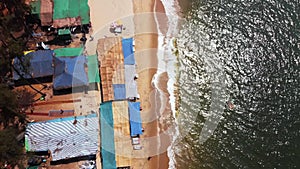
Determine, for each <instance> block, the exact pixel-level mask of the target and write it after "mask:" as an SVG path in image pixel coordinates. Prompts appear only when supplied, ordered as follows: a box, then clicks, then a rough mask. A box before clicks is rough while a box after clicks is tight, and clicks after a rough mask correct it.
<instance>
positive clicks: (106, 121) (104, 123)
mask: <svg viewBox="0 0 300 169" xmlns="http://www.w3.org/2000/svg"><path fill="white" fill-rule="evenodd" d="M100 125H101V130H100V132H101V154H102V168H103V169H116V168H117V167H116V155H115V141H114V119H113V110H112V102H105V103H102V104H101V105H100Z"/></svg>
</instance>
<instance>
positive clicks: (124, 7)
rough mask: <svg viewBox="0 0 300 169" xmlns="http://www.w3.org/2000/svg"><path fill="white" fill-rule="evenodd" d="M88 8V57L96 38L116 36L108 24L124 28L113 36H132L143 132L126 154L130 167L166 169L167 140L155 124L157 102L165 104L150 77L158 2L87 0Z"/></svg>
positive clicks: (163, 85)
mask: <svg viewBox="0 0 300 169" xmlns="http://www.w3.org/2000/svg"><path fill="white" fill-rule="evenodd" d="M89 6H90V11H91V12H90V16H91V23H92V33H91V36H93V37H94V40H93V41H87V44H86V50H87V52H88V54H95V52H96V48H97V42H98V39H101V38H104V37H115V36H116V35H114V34H113V33H111V32H109V25H110V24H111V23H112V22H114V21H116V20H121V21H122V22H123V24H124V26H125V27H126V29H125V30H124V31H123V32H122V34H120V35H117V36H121V37H134V39H135V42H136V45H135V49H136V50H135V59H136V63H137V73H138V75H139V79H138V81H137V82H138V92H139V94H140V102H141V107H142V108H143V110H142V111H141V118H142V122H143V128H144V129H145V132H144V134H143V135H142V136H141V142H142V143H141V144H142V146H143V149H142V150H139V151H132V152H130V153H128V154H126V155H127V156H128V155H129V156H130V158H131V167H132V168H134V169H140V168H143V169H167V168H168V162H169V160H168V156H167V152H166V150H167V147H168V146H169V144H168V143H169V139H168V136H161V134H160V133H159V132H160V128H159V127H161V128H162V126H160V124H159V116H160V115H161V113H160V106H162V105H163V104H161V102H164V103H168V101H167V100H160V99H161V98H160V97H159V93H158V90H156V89H155V88H154V84H153V83H152V79H153V76H154V75H155V73H156V72H157V69H158V67H157V64H158V61H157V51H158V50H157V49H158V31H157V25H156V20H155V17H154V13H153V12H160V13H161V12H164V7H163V5H162V3H161V1H154V0H125V1H118V0H111V1H106V0H89ZM161 18H162V17H161ZM158 22H159V23H163V22H164V21H163V20H159V21H158ZM164 26H165V25H164ZM163 32H164V31H163ZM167 78H168V77H167V75H166V76H165V75H164V76H162V77H160V79H162V80H160V83H159V84H160V85H159V88H161V89H160V90H163V91H164V92H165V91H166V88H167ZM163 106H166V105H165V104H164V105H163ZM166 107H168V106H166ZM161 131H163V130H161Z"/></svg>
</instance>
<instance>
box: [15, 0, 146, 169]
mask: <svg viewBox="0 0 300 169" xmlns="http://www.w3.org/2000/svg"><path fill="white" fill-rule="evenodd" d="M31 6H32V9H33V14H34V15H35V16H36V17H37V18H38V19H39V20H40V21H41V23H40V25H41V26H42V27H49V30H51V29H56V30H58V36H60V35H62V36H63V35H65V34H68V36H69V35H70V36H71V34H72V33H73V32H72V29H73V28H74V27H78V26H79V27H82V26H83V25H89V24H90V17H89V7H88V0H33V1H32V2H31ZM85 33H87V32H84V34H85ZM33 35H36V33H34V34H33ZM110 41H113V43H110ZM49 45H52V44H49ZM54 45H56V44H54ZM42 46H44V47H43V48H42V50H33V51H29V52H26V53H24V56H18V57H16V58H15V59H14V61H13V64H14V68H15V69H14V71H13V80H14V81H15V84H16V85H18V86H20V85H24V82H26V83H25V84H27V83H28V82H30V83H43V82H44V81H45V80H46V81H47V83H49V82H50V83H51V90H53V94H54V95H56V94H57V95H64V94H66V90H69V89H75V88H76V89H82V90H83V92H84V93H85V94H88V90H90V88H91V86H100V87H99V89H100V90H99V92H100V96H101V97H100V98H99V99H100V101H99V102H101V104H100V105H98V109H95V110H93V111H91V112H90V113H88V114H86V115H81V113H77V112H74V110H72V111H70V112H69V111H66V110H62V109H60V106H61V105H62V104H64V102H63V101H59V102H60V104H57V105H56V106H54V105H52V106H51V108H53V107H55V109H57V110H60V111H54V110H52V109H51V110H48V111H49V114H46V115H47V116H49V117H50V116H51V118H49V119H51V120H46V121H37V122H32V123H28V125H27V128H26V132H25V148H26V151H27V152H35V153H39V152H44V153H47V154H48V153H50V158H49V160H50V161H51V164H53V165H56V164H61V163H69V162H75V161H80V160H82V159H95V158H99V159H100V160H99V161H96V162H97V163H98V164H97V165H95V166H94V165H93V166H92V167H96V166H98V167H99V166H100V168H103V169H114V168H130V166H131V158H130V157H129V155H128V153H130V152H131V151H132V150H133V151H138V150H139V149H141V148H142V146H141V143H140V139H139V136H140V135H142V134H143V129H142V121H141V115H140V111H141V104H140V102H139V97H140V96H139V94H138V90H137V79H138V75H137V73H136V63H135V58H134V39H133V38H120V37H112V38H109V37H107V38H104V39H100V40H99V42H98V48H97V55H90V56H87V55H86V54H85V52H84V48H83V47H82V46H81V45H80V46H77V47H71V46H69V47H64V48H58V47H57V46H56V47H54V49H53V50H50V48H49V46H46V47H45V44H42ZM62 46H65V44H64V45H62ZM52 48H53V47H52ZM112 48H114V50H112ZM116 49H118V50H116ZM24 79H25V81H24ZM97 90H98V88H97ZM76 91H77V90H76ZM71 92H72V90H71ZM42 97H44V96H42ZM48 99H49V98H48ZM67 101H68V100H66V101H65V102H67ZM73 101H74V102H75V101H76V100H73ZM79 101H80V100H79ZM37 102H38V103H35V104H34V105H38V104H43V105H44V104H45V105H46V104H47V103H50V102H51V103H54V102H55V103H56V102H57V101H51V99H50V100H47V99H45V98H44V99H42V100H39V101H37ZM29 113H30V112H29ZM40 114H43V113H40ZM40 114H38V113H36V114H35V113H33V112H31V113H30V116H31V117H32V116H34V115H40ZM43 115H44V114H43ZM53 116H54V118H53ZM90 167H91V166H90Z"/></svg>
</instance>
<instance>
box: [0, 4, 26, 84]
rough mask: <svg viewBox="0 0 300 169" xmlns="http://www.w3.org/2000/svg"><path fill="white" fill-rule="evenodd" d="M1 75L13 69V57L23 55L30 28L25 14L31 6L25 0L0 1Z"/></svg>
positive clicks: (5, 74) (3, 75)
mask: <svg viewBox="0 0 300 169" xmlns="http://www.w3.org/2000/svg"><path fill="white" fill-rule="evenodd" d="M0 10H1V11H0V57H1V59H0V60H1V61H0V66H1V71H0V76H1V81H3V80H4V78H3V77H5V76H7V74H8V73H9V72H10V71H11V70H12V67H11V66H12V64H11V63H12V59H13V58H14V57H16V56H22V55H23V51H24V50H25V49H26V42H27V40H28V38H29V35H30V32H31V31H30V29H29V28H28V27H27V26H26V22H25V21H26V20H25V16H26V15H28V14H30V7H29V6H28V5H26V4H25V2H24V0H2V1H1V2H0Z"/></svg>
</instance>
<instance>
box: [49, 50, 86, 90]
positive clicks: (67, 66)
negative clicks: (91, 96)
mask: <svg viewBox="0 0 300 169" xmlns="http://www.w3.org/2000/svg"><path fill="white" fill-rule="evenodd" d="M86 64H87V60H86V57H85V56H82V55H80V56H74V57H55V59H54V66H55V69H54V78H53V88H54V89H55V90H60V89H68V88H73V87H80V86H88V84H89V82H88V77H87V73H86V71H85V67H86Z"/></svg>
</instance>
